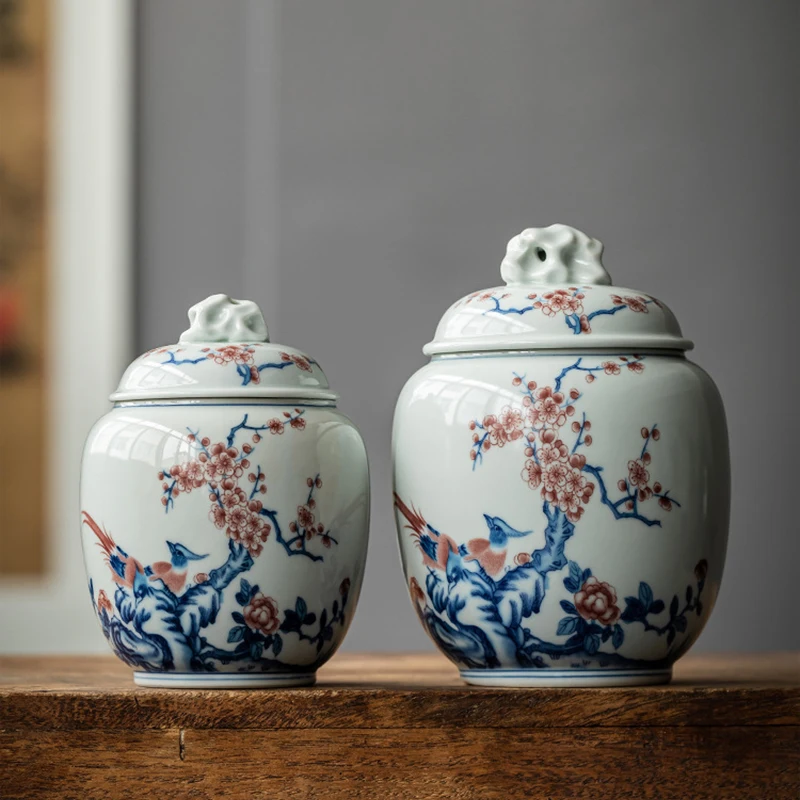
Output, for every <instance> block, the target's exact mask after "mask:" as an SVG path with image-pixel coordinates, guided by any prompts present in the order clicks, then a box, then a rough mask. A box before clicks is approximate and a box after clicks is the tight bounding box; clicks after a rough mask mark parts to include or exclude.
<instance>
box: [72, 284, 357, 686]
mask: <svg viewBox="0 0 800 800" xmlns="http://www.w3.org/2000/svg"><path fill="white" fill-rule="evenodd" d="M189 319H190V321H191V327H190V328H189V329H188V330H187V331H186V332H185V333H184V334H183V335H182V336H181V338H180V341H179V342H178V344H176V345H173V346H169V347H160V348H157V349H155V350H151V351H149V352H147V353H145V354H144V355H142V356H141V357H139V358H137V359H136V360H135V361H134V362H133V363H132V364H131V365H130V367H128V369H127V371H126V372H125V374H124V375H123V377H122V380H121V382H120V384H119V387H118V388H117V390H116V392H114V394H113V395H112V396H111V400H112V401H113V402H114V407H113V410H112V411H111V412H110V413H108V414H107V415H106V416H105V417H103V418H102V419H101V420H100V421H99V422H98V423H97V424H96V425H95V426H94V428H93V429H92V431H91V433H90V434H89V437H88V441H87V442H86V447H85V451H84V457H83V464H82V473H81V498H80V508H81V531H82V541H83V552H84V560H85V564H86V572H87V576H88V579H89V591H90V594H91V597H92V603H93V605H94V608H95V611H96V613H97V617H98V619H99V621H100V624H101V626H102V629H103V633H104V634H105V636H106V638H107V639H108V641H109V644H110V645H111V647H112V649H113V650H114V652H115V653H116V654H117V655H118V656H119V657H120V658H121V659H122V660H123V661H124V662H125V663H127V664H129V665H130V666H132V667H133V668H134V670H135V672H134V679H135V681H136V682H137V683H138V684H141V685H145V686H181V687H188V686H192V687H212V688H213V687H233V688H238V687H273V686H300V685H306V684H311V683H313V682H314V675H315V672H316V670H317V668H318V667H319V666H320V665H321V664H322V663H324V662H325V661H326V660H327V659H328V658H330V656H331V655H332V654H333V652H334V651H335V650H336V648H337V647H338V646H339V644H340V643H341V641H342V639H343V637H344V635H345V633H346V631H347V627H348V624H349V622H350V620H351V618H352V615H353V612H354V610H355V605H356V601H357V600H358V595H359V590H360V588H361V581H362V576H363V574H364V563H365V560H366V555H367V536H368V523H369V475H368V467H367V457H366V452H365V449H364V444H363V441H362V439H361V436H360V435H359V433H358V431H357V430H356V428H355V426H354V425H353V424H352V423H351V422H350V420H348V419H347V418H346V417H345V416H343V415H342V414H341V413H339V411H337V409H336V398H337V395H336V394H334V393H333V392H332V391H331V389H330V387H329V385H328V381H327V379H326V377H325V374H324V373H323V371H322V369H321V368H320V366H319V364H318V363H317V362H316V361H314V360H313V359H311V358H310V357H308V356H307V355H304V354H303V353H301V352H299V351H297V350H294V349H292V348H289V347H283V346H280V345H276V344H272V343H271V342H270V340H269V336H268V332H267V328H266V325H265V324H264V319H263V317H262V315H261V312H260V311H259V309H258V307H257V306H256V305H255V304H254V303H252V302H243V301H238V300H231V299H230V298H228V297H226V296H225V295H215V296H213V297H209V298H208V299H207V300H204V301H203V302H201V303H199V304H197V305H196V306H194V307H193V308H192V309H191V310H190V311H189Z"/></svg>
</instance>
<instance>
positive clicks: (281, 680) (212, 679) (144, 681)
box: [133, 672, 317, 689]
mask: <svg viewBox="0 0 800 800" xmlns="http://www.w3.org/2000/svg"><path fill="white" fill-rule="evenodd" d="M133 680H134V682H135V683H136V685H137V686H146V687H148V688H156V689H286V688H289V687H297V686H313V685H314V683H316V680H317V674H316V673H315V672H304V673H296V674H291V673H285V672H284V673H277V672H274V673H268V672H259V673H257V674H256V673H249V672H244V673H236V672H217V673H208V672H134V673H133Z"/></svg>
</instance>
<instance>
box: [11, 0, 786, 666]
mask: <svg viewBox="0 0 800 800" xmlns="http://www.w3.org/2000/svg"><path fill="white" fill-rule="evenodd" d="M798 30H800V4H798V3H796V2H794V0H770V2H767V3H752V2H748V0H706V2H703V3H697V2H694V1H693V0H672V2H670V3H657V2H655V1H654V0H652V1H651V0H647V1H646V2H641V1H639V0H604V1H603V2H597V0H562V2H559V3H552V2H538V1H535V0H492V2H489V0H433V2H431V0H404V1H403V2H376V0H295V1H294V2H270V1H269V0H259V1H258V2H257V1H256V0H237V2H230V0H227V1H225V0H139V2H136V3H131V2H123V1H122V0H118V1H117V2H115V3H108V2H104V0H0V370H2V381H0V404H2V405H0V453H2V454H3V458H2V459H0V471H1V473H2V476H1V478H0V507H1V508H2V512H1V513H0V603H2V608H3V613H2V614H0V652H32V651H53V650H58V651H71V652H85V651H86V652H88V651H100V652H104V651H105V648H106V645H105V643H104V641H103V637H102V635H101V633H100V629H99V626H98V625H97V623H96V622H95V620H94V618H93V612H92V608H91V605H90V602H89V599H88V596H87V593H86V588H85V582H84V576H83V570H82V564H81V557H80V546H79V539H78V522H77V519H78V517H77V477H78V469H79V459H80V449H81V445H82V441H83V438H84V436H85V434H86V432H87V431H88V428H89V426H90V425H91V424H92V422H93V421H94V420H95V419H96V418H97V417H98V416H100V415H101V414H102V413H104V412H105V410H106V408H107V407H108V406H107V403H106V401H105V398H106V396H107V395H108V393H109V392H110V391H111V390H112V388H113V386H114V385H115V383H116V380H117V379H118V377H119V375H120V373H121V371H122V369H123V368H124V366H125V364H126V363H127V362H128V361H129V360H130V359H131V358H133V357H134V355H136V354H137V353H139V352H141V351H143V350H145V349H148V348H150V347H153V346H156V345H161V344H167V343H171V342H174V341H175V340H176V338H177V336H178V335H179V333H180V331H182V330H183V328H184V327H185V313H186V309H187V308H188V307H189V306H190V305H192V304H193V303H195V302H197V301H198V300H200V299H202V298H203V297H205V296H206V295H208V294H211V293H214V292H225V293H227V294H230V295H232V296H235V297H246V298H251V299H253V300H256V301H257V302H259V304H260V305H261V306H262V308H263V309H264V311H265V314H266V316H267V320H268V323H269V326H270V332H271V334H272V337H273V339H275V340H277V341H281V342H283V343H285V344H289V345H293V346H296V347H298V348H301V349H303V350H305V351H307V352H309V353H310V354H311V355H312V356H313V357H314V358H316V359H318V360H319V361H320V363H321V364H322V365H323V367H324V368H325V370H326V372H327V374H328V376H329V378H330V380H331V382H332V384H333V386H334V388H335V389H337V390H338V391H339V392H340V394H341V408H342V410H343V411H344V412H345V413H347V414H348V415H349V416H350V417H351V418H352V419H353V420H354V421H355V422H356V424H357V425H358V426H359V427H360V428H361V430H362V432H363V433H364V436H365V438H366V441H367V447H368V450H369V453H370V459H371V467H372V479H373V492H374V505H373V513H372V532H371V543H370V554H369V562H368V568H367V573H366V579H365V585H364V591H363V595H362V600H361V603H360V607H359V609H358V611H357V613H356V616H355V620H354V623H353V626H352V628H351V631H350V634H349V637H348V639H347V641H346V643H345V648H347V649H350V650H367V649H371V650H389V649H414V650H424V649H430V648H432V645H430V644H429V643H428V641H427V639H426V637H425V636H424V634H423V632H422V630H421V628H420V626H419V624H418V622H417V620H416V619H415V617H414V614H413V613H412V611H411V608H410V604H409V602H408V598H407V594H406V589H405V585H404V581H403V578H402V573H401V570H400V565H399V558H398V555H397V547H396V544H395V532H394V527H393V521H392V515H391V500H390V498H391V470H390V460H389V440H390V429H391V418H392V412H393V408H394V402H395V400H396V397H397V395H398V393H399V391H400V389H401V387H402V385H403V383H404V382H405V380H406V379H407V378H408V377H409V376H410V375H411V374H412V373H413V372H414V371H415V370H416V369H417V368H419V367H420V366H421V365H422V364H423V363H424V361H425V359H424V357H423V356H422V353H421V348H422V345H423V344H425V342H426V341H428V340H429V339H430V338H431V337H432V335H433V331H434V328H435V326H436V323H437V321H438V319H439V317H440V315H441V314H442V313H443V311H444V310H445V309H446V308H447V307H448V305H449V304H450V303H452V302H453V301H455V300H456V299H457V298H459V297H461V296H462V295H464V294H466V293H467V292H470V291H473V290H476V289H481V288H484V287H486V286H493V285H495V284H496V283H498V281H499V275H498V270H499V263H500V260H501V258H502V256H503V253H504V251H505V245H506V242H507V241H508V239H509V238H510V237H511V236H513V235H515V234H516V233H518V232H519V231H520V230H521V229H523V228H525V227H529V226H542V225H548V224H550V223H553V222H564V223H568V224H571V225H574V226H576V227H579V228H581V229H583V230H585V231H586V232H588V233H589V234H590V235H592V236H596V237H598V238H600V239H602V240H603V241H604V242H605V244H606V258H605V262H606V265H607V267H608V269H609V271H610V272H611V274H612V276H613V278H614V279H615V283H617V284H618V285H622V286H631V287H634V288H638V289H641V290H643V291H646V292H648V293H652V294H654V295H656V296H657V297H659V298H662V299H663V300H665V301H666V302H667V303H668V304H669V305H670V306H671V307H672V309H673V310H674V312H675V313H676V315H677V316H678V318H679V320H680V321H681V324H682V326H683V330H684V333H685V334H686V335H687V336H688V337H690V338H692V339H694V341H695V343H696V350H695V351H694V355H693V356H692V357H693V359H694V360H696V361H697V362H698V363H700V364H701V365H702V366H703V367H704V368H705V369H707V370H708V371H709V372H710V373H711V375H712V376H713V377H714V379H715V380H716V381H717V383H718V385H719V387H720V390H721V392H722V394H723V397H724V398H725V401H726V405H727V409H728V423H729V427H730V432H731V449H732V458H733V489H734V491H733V509H732V527H731V536H730V543H729V551H728V561H727V568H726V575H725V579H724V581H723V585H722V592H721V594H720V597H719V602H718V605H717V609H716V612H715V614H714V616H713V617H712V619H711V621H710V623H709V625H708V627H707V629H706V631H705V632H704V634H703V635H702V637H701V639H700V641H699V642H698V644H697V646H696V647H697V649H698V650H706V651H708V650H728V651H735V650H788V649H792V648H798V647H800V625H798V622H797V616H796V610H795V599H796V577H795V575H796V569H797V566H796V565H797V563H798V559H800V535H798V523H797V519H798V517H797V513H796V500H795V498H794V497H793V489H792V486H794V482H795V480H796V476H797V468H796V465H795V462H794V456H795V451H796V448H797V445H798V437H797V428H796V426H795V424H794V410H795V409H794V406H795V402H794V391H795V390H796V389H797V356H796V347H797V342H798V337H797V332H796V322H795V316H796V313H797V312H796V304H797V297H798V289H800V286H799V285H798V271H797V270H796V268H795V266H794V264H793V262H792V261H791V258H792V256H791V253H792V252H793V248H794V244H793V242H794V228H795V225H797V214H798V210H799V209H798V205H799V204H798V199H797V194H796V187H797V186H798V185H799V184H800V157H799V154H798V147H797V141H798V119H799V117H800V108H798V99H797V91H796V85H797V80H798V77H799V76H800V50H798V48H797V47H796V37H797V32H798Z"/></svg>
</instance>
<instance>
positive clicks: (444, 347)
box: [424, 225, 693, 355]
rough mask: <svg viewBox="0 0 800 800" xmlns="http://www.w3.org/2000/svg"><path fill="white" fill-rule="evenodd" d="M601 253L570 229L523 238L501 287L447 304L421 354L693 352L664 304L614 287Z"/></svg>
mask: <svg viewBox="0 0 800 800" xmlns="http://www.w3.org/2000/svg"><path fill="white" fill-rule="evenodd" d="M602 254H603V244H602V242H600V241H598V240H597V239H592V238H591V237H589V236H587V235H586V234H585V233H583V232H582V231H579V230H577V229H575V228H571V227H569V226H568V225H550V226H549V227H547V228H528V229H526V230H524V231H522V233H520V234H519V235H518V236H515V237H514V238H513V239H512V240H511V241H510V242H509V243H508V248H507V250H506V255H505V258H504V259H503V262H502V265H501V267H500V273H501V275H502V277H503V280H504V281H505V282H506V285H505V286H502V287H496V288H492V289H485V290H483V291H479V292H473V293H472V294H470V295H467V296H466V297H463V298H462V299H461V300H459V301H458V302H457V303H455V304H454V305H452V306H451V307H450V308H449V309H448V310H447V312H446V313H445V315H444V316H443V317H442V319H441V321H440V322H439V326H438V327H437V329H436V335H435V337H434V340H433V341H432V342H430V343H429V344H427V345H426V346H425V347H424V352H425V354H426V355H441V354H448V353H464V352H485V351H498V350H534V349H547V350H552V349H558V350H565V349H581V350H585V349H593V350H594V349H618V348H622V349H626V350H647V349H658V350H689V349H691V348H692V346H693V345H692V342H690V341H689V340H688V339H685V338H684V337H683V334H682V332H681V329H680V325H679V324H678V321H677V320H676V318H675V315H674V314H673V313H672V312H671V311H670V310H669V308H667V307H666V306H665V305H664V304H663V303H662V302H661V301H659V300H657V299H656V298H655V297H651V296H650V295H647V294H644V293H642V292H639V291H636V290H633V289H625V288H622V287H616V286H612V285H611V276H610V275H609V274H608V272H606V270H605V268H604V266H603V262H602ZM575 337H580V338H579V339H576V338H575Z"/></svg>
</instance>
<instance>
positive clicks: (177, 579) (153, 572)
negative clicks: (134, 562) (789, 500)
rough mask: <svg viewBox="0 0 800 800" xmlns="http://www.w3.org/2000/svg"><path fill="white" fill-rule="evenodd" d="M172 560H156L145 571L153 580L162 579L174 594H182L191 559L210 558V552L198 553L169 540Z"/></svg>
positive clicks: (168, 545) (168, 544)
mask: <svg viewBox="0 0 800 800" xmlns="http://www.w3.org/2000/svg"><path fill="white" fill-rule="evenodd" d="M167 547H169V554H170V560H169V561H156V562H154V563H153V564H152V566H149V567H146V568H145V572H146V573H147V575H148V576H149V577H150V580H151V581H157V580H161V581H163V582H164V586H166V587H167V589H169V590H170V591H171V592H172V593H173V594H180V593H181V592H182V591H183V587H184V586H185V585H186V575H187V574H188V566H189V562H190V561H202V560H203V559H204V558H208V553H206V554H205V555H202V556H201V555H198V554H197V553H193V552H192V551H191V550H190V549H189V548H188V547H186V546H184V545H182V544H176V543H175V542H167Z"/></svg>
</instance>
